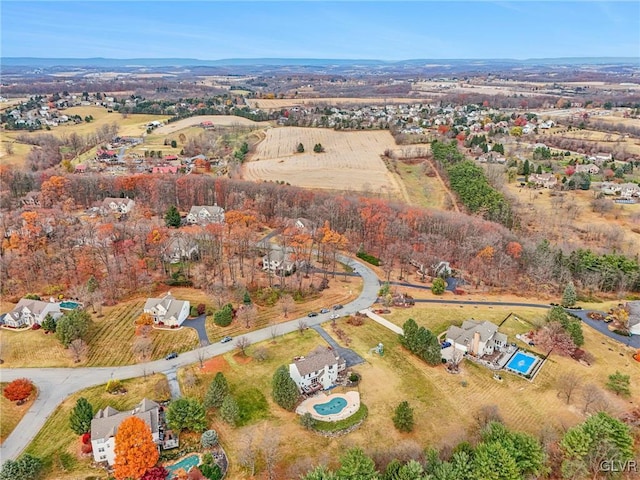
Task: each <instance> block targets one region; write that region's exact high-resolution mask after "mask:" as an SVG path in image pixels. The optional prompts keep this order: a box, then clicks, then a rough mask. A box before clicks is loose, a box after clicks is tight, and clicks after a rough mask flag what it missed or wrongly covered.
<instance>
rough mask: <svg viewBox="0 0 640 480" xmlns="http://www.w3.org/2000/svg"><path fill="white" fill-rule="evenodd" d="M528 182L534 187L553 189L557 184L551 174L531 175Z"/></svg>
mask: <svg viewBox="0 0 640 480" xmlns="http://www.w3.org/2000/svg"><path fill="white" fill-rule="evenodd" d="M529 181H530V182H531V183H533V184H535V185H536V186H540V187H544V188H553V187H555V186H556V185H557V184H558V179H557V178H556V176H555V175H554V174H553V173H532V174H531V175H529Z"/></svg>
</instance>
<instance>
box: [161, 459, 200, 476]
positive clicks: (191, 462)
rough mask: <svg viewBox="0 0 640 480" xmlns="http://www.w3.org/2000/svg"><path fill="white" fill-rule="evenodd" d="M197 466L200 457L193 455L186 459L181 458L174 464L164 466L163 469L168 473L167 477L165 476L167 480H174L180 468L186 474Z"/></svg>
mask: <svg viewBox="0 0 640 480" xmlns="http://www.w3.org/2000/svg"><path fill="white" fill-rule="evenodd" d="M199 464H200V455H197V454H193V455H187V456H186V457H183V458H181V459H180V460H178V461H177V462H176V463H174V464H171V465H165V467H164V468H166V469H167V471H168V472H169V475H168V476H167V480H171V479H172V478H176V477H175V474H176V472H177V471H178V470H180V469H181V468H182V469H184V471H185V472H187V473H188V472H189V470H191V469H192V468H193V467H197V466H198V465H199Z"/></svg>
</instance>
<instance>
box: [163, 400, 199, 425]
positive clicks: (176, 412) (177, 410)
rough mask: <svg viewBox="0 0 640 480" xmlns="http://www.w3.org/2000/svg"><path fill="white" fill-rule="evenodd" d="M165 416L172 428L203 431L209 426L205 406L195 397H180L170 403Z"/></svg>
mask: <svg viewBox="0 0 640 480" xmlns="http://www.w3.org/2000/svg"><path fill="white" fill-rule="evenodd" d="M165 418H166V420H167V425H168V426H169V428H171V429H172V430H176V431H178V432H181V431H182V430H191V431H192V432H202V431H204V430H206V428H207V418H206V412H205V410H204V406H203V405H202V404H201V403H200V402H199V401H198V400H197V399H195V398H179V399H178V400H174V401H172V402H171V403H170V404H169V408H167V411H166V414H165Z"/></svg>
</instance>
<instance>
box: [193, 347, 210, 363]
mask: <svg viewBox="0 0 640 480" xmlns="http://www.w3.org/2000/svg"><path fill="white" fill-rule="evenodd" d="M196 355H197V356H198V362H200V368H203V367H204V360H205V358H207V352H206V351H205V349H204V348H199V349H198V350H196Z"/></svg>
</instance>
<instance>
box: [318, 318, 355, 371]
mask: <svg viewBox="0 0 640 480" xmlns="http://www.w3.org/2000/svg"><path fill="white" fill-rule="evenodd" d="M311 328H313V329H314V330H315V331H316V332H318V333H319V334H320V336H321V337H322V338H324V339H325V341H326V342H327V343H328V344H329V345H331V348H333V349H334V350H335V351H336V352H338V355H340V356H341V357H342V358H344V360H345V362H346V363H347V368H351V367H353V366H354V365H360V364H361V363H364V358H362V357H361V356H360V355H358V354H357V353H356V352H354V351H353V350H351V349H350V348H344V347H341V346H340V345H338V343H337V342H336V341H335V340H334V339H333V337H332V336H331V335H329V333H327V331H326V330H325V329H324V328H322V327H321V326H320V325H314V326H313V327H311Z"/></svg>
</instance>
